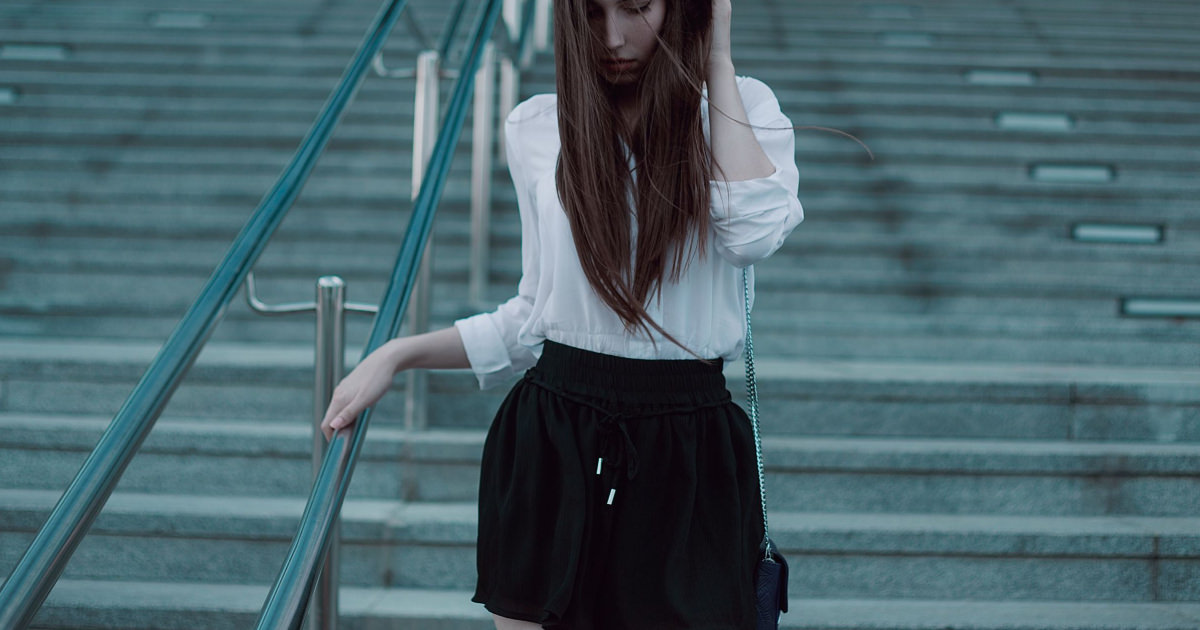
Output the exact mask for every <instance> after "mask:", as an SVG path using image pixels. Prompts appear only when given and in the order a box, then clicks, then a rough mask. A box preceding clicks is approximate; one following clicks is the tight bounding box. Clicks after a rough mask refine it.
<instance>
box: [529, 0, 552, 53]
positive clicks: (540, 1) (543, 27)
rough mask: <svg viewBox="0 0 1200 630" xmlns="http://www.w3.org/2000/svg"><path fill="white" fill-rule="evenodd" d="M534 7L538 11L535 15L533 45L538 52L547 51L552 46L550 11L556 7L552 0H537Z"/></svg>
mask: <svg viewBox="0 0 1200 630" xmlns="http://www.w3.org/2000/svg"><path fill="white" fill-rule="evenodd" d="M534 7H535V9H534V10H535V11H536V12H537V13H536V14H534V16H533V19H534V22H533V45H534V49H535V50H537V51H538V52H545V51H546V50H548V49H549V48H550V18H551V13H550V12H551V11H553V10H554V9H553V8H552V7H551V6H550V0H537V3H536V4H535V5H534Z"/></svg>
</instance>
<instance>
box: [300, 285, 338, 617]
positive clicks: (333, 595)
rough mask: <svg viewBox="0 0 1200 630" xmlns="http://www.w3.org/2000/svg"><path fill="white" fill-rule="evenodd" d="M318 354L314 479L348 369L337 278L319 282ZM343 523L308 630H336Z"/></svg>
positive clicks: (329, 554)
mask: <svg viewBox="0 0 1200 630" xmlns="http://www.w3.org/2000/svg"><path fill="white" fill-rule="evenodd" d="M316 306H317V351H316V384H315V386H314V387H313V452H312V462H313V477H314V478H315V477H316V475H317V472H319V471H320V470H321V460H322V459H323V457H324V454H325V436H324V435H323V434H322V433H321V420H322V419H324V417H325V409H326V408H328V407H329V401H330V400H331V399H332V398H333V389H334V388H335V387H337V384H338V383H339V382H341V380H342V374H343V372H345V369H346V364H345V361H346V283H345V282H344V281H343V280H342V279H341V278H339V277H337V276H323V277H321V278H318V279H317V304H316ZM341 537H342V536H341V521H340V520H338V521H335V522H334V525H333V534H332V537H331V540H330V542H329V551H328V552H327V553H326V554H325V560H324V565H323V568H322V569H321V577H320V578H319V579H318V580H317V585H316V587H315V588H314V589H313V595H312V599H311V600H310V602H309V607H308V613H307V614H306V615H305V628H306V629H307V630H337V619H338V581H339V575H338V573H339V567H338V564H339V560H338V558H339V548H340V547H341Z"/></svg>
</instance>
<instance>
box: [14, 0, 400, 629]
mask: <svg viewBox="0 0 1200 630" xmlns="http://www.w3.org/2000/svg"><path fill="white" fill-rule="evenodd" d="M406 4H407V0H389V1H388V2H387V3H386V4H385V5H384V6H383V8H382V9H381V10H380V12H379V14H378V15H377V16H376V18H375V22H374V24H372V25H371V28H370V29H369V30H368V32H367V35H366V37H365V38H364V40H363V43H362V44H361V45H360V46H359V49H358V52H357V53H356V54H355V56H354V59H353V61H351V63H350V65H349V66H348V67H347V68H346V71H345V73H344V74H343V75H342V79H341V81H340V83H339V84H338V86H337V87H336V88H335V90H334V92H333V93H332V94H331V95H330V97H329V100H328V101H326V103H325V106H324V108H323V109H322V111H321V113H320V115H319V116H318V118H317V120H316V122H315V123H314V124H313V126H312V129H310V130H309V133H308V135H307V136H306V137H305V138H304V140H303V142H302V143H301V145H300V148H299V149H298V150H297V151H296V154H295V156H294V157H293V158H292V161H291V163H290V164H289V165H288V166H287V168H286V169H285V170H284V172H283V173H282V174H281V175H280V177H279V179H278V180H277V181H276V183H275V185H274V187H273V188H271V190H270V191H269V192H268V193H267V194H266V195H265V196H264V197H263V199H262V201H261V202H260V203H259V206H258V208H257V209H256V210H255V211H254V214H253V215H252V216H251V218H250V220H249V221H248V222H247V223H246V225H245V227H244V228H243V229H242V231H241V233H240V234H239V235H238V236H237V238H236V239H235V240H234V242H233V244H232V245H230V247H229V250H228V252H227V253H226V254H225V258H224V259H223V260H222V261H221V263H220V264H219V265H218V266H217V268H216V270H215V271H213V274H212V276H211V277H210V278H209V280H208V282H207V283H206V284H205V285H204V288H203V289H202V290H201V292H200V295H199V297H197V298H196V300H195V302H193V303H192V305H191V307H190V308H189V309H188V311H187V313H186V314H185V315H184V317H183V319H181V320H180V322H179V324H178V325H177V326H176V328H175V330H174V332H172V333H171V336H170V337H169V338H168V339H167V341H166V343H164V344H163V346H162V348H161V349H160V350H159V352H158V354H157V355H156V356H155V358H154V361H153V362H152V363H151V364H150V366H149V367H148V368H147V369H146V372H145V373H144V374H143V375H142V378H141V380H140V381H139V382H138V384H137V386H136V387H135V388H134V390H133V392H132V393H131V394H130V395H129V397H128V398H127V399H126V400H125V403H124V405H122V406H121V409H120V410H119V411H118V412H117V415H116V416H115V417H114V418H113V420H112V422H111V423H110V424H109V426H108V429H107V430H106V431H105V432H104V435H103V436H101V438H100V441H99V443H98V444H97V445H96V448H95V449H94V450H93V451H92V454H91V455H90V456H89V457H88V458H87V460H86V461H85V462H84V464H83V466H82V468H80V470H79V473H78V474H76V475H75V479H74V481H72V482H71V485H70V486H69V487H68V488H67V490H66V492H64V493H63V496H62V498H60V499H59V501H58V504H57V505H55V507H54V510H53V511H52V512H51V513H50V516H49V518H48V519H47V520H46V522H45V524H44V525H42V528H41V529H40V530H39V531H38V533H37V536H36V537H35V538H34V539H33V542H32V543H30V545H29V547H28V549H27V550H26V551H25V554H24V555H23V556H22V557H21V560H20V562H19V563H18V564H17V566H16V568H15V569H14V570H13V572H12V574H10V575H9V576H8V579H7V580H6V581H5V583H4V587H3V588H2V589H0V628H4V629H5V630H22V629H24V628H26V627H27V626H28V625H29V623H30V622H31V621H32V619H33V617H34V615H35V614H36V613H37V611H38V609H39V608H40V607H41V605H42V603H43V602H44V601H45V599H46V596H47V595H49V593H50V590H51V589H52V588H53V587H54V584H55V583H56V582H57V581H58V578H59V576H60V575H61V574H62V571H63V568H64V567H65V566H66V564H67V561H68V560H70V558H71V555H72V554H73V553H74V552H75V549H76V548H77V547H78V546H79V543H80V541H82V540H83V537H84V536H85V535H86V534H87V532H88V530H89V529H91V526H92V523H93V521H95V519H96V516H97V515H98V514H99V513H100V510H101V509H102V508H103V507H104V504H105V502H106V501H107V500H108V497H109V495H111V494H112V491H113V488H114V487H116V485H117V482H118V481H119V480H120V478H121V474H122V473H123V472H124V471H125V468H126V467H127V466H128V465H129V462H130V461H131V460H132V459H133V457H134V455H135V454H136V453H137V451H138V448H139V447H140V446H141V445H142V442H144V441H145V439H146V436H147V435H148V434H149V433H150V430H151V429H152V428H153V427H154V423H155V421H157V420H158V417H159V415H160V414H161V413H162V411H163V409H164V408H165V407H166V405H167V403H168V402H169V401H170V400H171V396H172V394H174V392H175V390H176V388H178V387H179V384H180V383H181V382H182V381H183V378H184V376H186V375H187V372H188V370H189V369H190V368H191V366H192V364H193V363H194V362H195V361H196V357H197V356H199V354H200V351H201V350H202V349H203V348H204V344H205V343H206V342H207V341H208V338H209V336H210V335H211V334H212V332H213V330H214V329H216V327H217V324H219V323H220V322H221V319H222V318H223V315H224V313H225V309H226V307H227V306H228V305H229V303H230V302H231V301H232V300H233V298H234V296H235V295H236V294H237V292H238V290H239V289H240V288H241V286H242V283H243V282H244V281H245V279H246V275H247V274H248V273H249V272H250V270H251V269H252V268H253V266H254V263H255V262H256V261H257V260H258V257H259V255H260V254H262V252H263V250H264V249H265V248H266V246H267V242H268V241H269V239H270V238H271V235H272V234H274V232H275V230H276V228H278V227H279V224H280V223H281V222H282V221H283V219H284V216H286V214H287V212H288V210H289V209H291V207H292V204H293V203H294V202H295V200H296V198H297V197H298V196H299V194H300V191H301V189H302V188H303V187H304V184H305V182H307V180H308V177H309V175H310V174H311V173H312V170H313V167H315V166H316V163H317V160H318V159H319V158H320V156H321V154H322V153H323V152H324V150H325V147H326V145H327V144H328V143H329V139H330V137H331V135H332V133H333V130H334V128H335V127H336V126H337V123H338V121H339V120H340V118H341V116H342V113H343V112H344V111H345V109H346V106H347V105H348V104H349V103H350V101H351V99H352V97H353V96H354V93H355V91H356V90H357V89H358V86H359V85H360V84H361V83H362V80H363V78H364V77H365V76H366V73H367V71H368V70H369V69H370V67H371V61H372V59H374V57H375V56H376V55H377V54H378V53H379V51H380V50H381V49H382V48H383V45H384V42H386V41H387V38H388V35H389V34H390V33H391V30H392V27H393V26H394V25H395V24H396V20H397V18H398V17H399V16H400V14H401V12H402V11H403V10H404V7H405V5H406Z"/></svg>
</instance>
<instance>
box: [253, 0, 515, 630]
mask: <svg viewBox="0 0 1200 630" xmlns="http://www.w3.org/2000/svg"><path fill="white" fill-rule="evenodd" d="M502 6H503V5H502V3H501V0H487V2H486V4H485V6H484V7H483V9H482V10H481V11H480V13H479V18H478V20H477V22H476V24H475V27H474V29H473V30H472V32H471V36H470V47H469V49H468V52H467V53H466V55H464V57H463V61H462V67H461V69H460V70H459V73H458V80H457V83H456V84H455V87H454V91H453V93H452V96H451V97H450V101H449V103H448V105H447V107H446V116H445V118H444V119H443V122H442V126H441V130H440V132H439V133H438V139H437V143H436V144H435V145H434V147H433V153H432V154H431V155H430V158H429V165H428V168H427V169H426V171H425V177H424V179H423V180H422V182H421V189H420V192H419V193H418V195H417V199H416V201H415V202H414V206H413V212H412V218H411V219H410V220H409V223H408V230H407V232H406V233H405V236H404V241H403V243H402V244H401V246H400V253H399V255H398V256H397V257H396V264H395V266H394V268H393V271H392V277H391V281H390V283H389V284H388V288H387V291H386V292H385V293H384V297H383V301H382V302H381V303H380V306H379V313H378V314H377V315H376V316H375V323H374V325H373V326H372V329H371V335H370V339H369V341H368V342H367V345H366V348H364V349H363V356H364V357H365V356H366V355H368V354H370V353H371V352H373V351H374V350H375V349H377V348H379V347H380V346H382V345H383V344H384V343H386V342H387V341H388V340H389V339H391V338H392V337H395V336H396V334H397V333H398V332H399V329H400V323H401V319H402V317H403V315H404V312H405V310H406V309H407V308H408V300H409V295H410V293H411V292H412V287H413V283H414V281H415V279H416V275H417V270H418V267H419V266H420V263H421V255H422V252H423V251H424V249H425V242H426V240H427V239H428V238H429V232H430V230H431V229H432V227H433V216H434V212H435V211H436V210H437V204H438V201H439V199H440V198H441V195H442V188H443V185H444V184H445V181H446V175H447V174H448V173H449V170H450V162H451V159H452V158H453V157H454V147H455V145H456V144H457V143H458V137H459V133H460V132H461V130H462V126H463V121H464V120H465V118H466V114H467V109H468V107H469V106H470V101H471V95H472V92H473V90H474V85H475V84H474V79H473V77H474V75H475V70H476V69H477V68H478V66H479V60H480V57H481V56H482V54H483V49H484V45H485V44H486V43H487V42H488V41H489V40H490V38H491V36H492V30H493V28H494V27H495V25H496V22H497V20H498V18H499V16H500V9H501V7H502ZM371 412H372V409H367V410H366V411H364V412H363V413H362V414H361V415H360V416H359V417H358V421H357V422H355V423H354V424H353V425H352V426H351V427H350V429H348V430H342V431H338V432H337V433H336V434H335V435H334V437H333V439H332V440H330V442H329V446H328V447H327V448H326V451H325V459H324V461H323V462H322V464H321V470H320V472H319V473H318V474H317V478H316V480H315V481H314V482H313V489H312V493H311V494H310V495H309V499H308V504H307V506H305V509H304V516H303V517H302V518H301V521H300V529H299V531H298V532H297V533H296V536H295V537H294V538H293V539H292V547H291V550H290V551H289V552H288V556H287V559H286V560H285V561H284V565H283V568H282V569H281V570H280V572H279V575H278V577H277V578H276V580H275V585H274V586H273V587H272V588H271V592H270V594H269V595H268V596H267V601H266V603H265V604H264V606H263V611H262V615H261V617H260V619H259V623H258V628H259V630H268V629H269V630H276V629H280V628H289V629H291V628H299V627H300V624H301V622H302V621H303V617H304V611H305V608H306V607H307V605H308V599H309V595H310V594H311V593H312V589H313V585H314V584H315V583H316V579H317V575H318V573H319V572H320V569H321V559H322V558H323V557H324V555H325V551H326V549H327V548H328V546H329V541H330V538H331V532H332V530H333V524H334V522H335V521H336V519H337V515H338V512H339V511H340V510H341V507H342V502H343V501H344V500H345V498H346V490H347V489H348V488H349V486H350V479H351V476H352V475H353V472H354V465H355V463H356V461H357V459H358V453H359V451H360V450H361V448H362V444H363V439H364V438H365V436H366V433H367V425H368V424H369V422H370V418H371Z"/></svg>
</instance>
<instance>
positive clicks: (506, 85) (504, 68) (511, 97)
mask: <svg viewBox="0 0 1200 630" xmlns="http://www.w3.org/2000/svg"><path fill="white" fill-rule="evenodd" d="M518 79H519V77H518V76H517V62H516V60H515V59H509V58H508V57H504V58H502V59H500V105H499V108H500V118H501V120H503V119H504V118H507V117H508V114H509V112H511V111H512V110H513V108H514V107H516V106H517V90H518V89H520V86H519V85H518V84H517V83H518ZM496 137H497V138H498V139H499V144H500V146H505V143H506V142H507V140H506V139H505V137H504V125H500V126H499V127H497V128H496ZM496 159H497V160H498V161H499V162H500V163H501V164H503V165H504V166H508V155H507V154H506V153H505V152H504V151H497V152H496Z"/></svg>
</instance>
